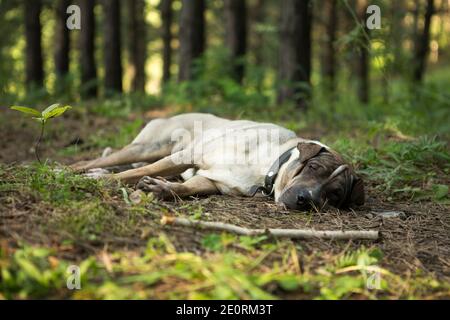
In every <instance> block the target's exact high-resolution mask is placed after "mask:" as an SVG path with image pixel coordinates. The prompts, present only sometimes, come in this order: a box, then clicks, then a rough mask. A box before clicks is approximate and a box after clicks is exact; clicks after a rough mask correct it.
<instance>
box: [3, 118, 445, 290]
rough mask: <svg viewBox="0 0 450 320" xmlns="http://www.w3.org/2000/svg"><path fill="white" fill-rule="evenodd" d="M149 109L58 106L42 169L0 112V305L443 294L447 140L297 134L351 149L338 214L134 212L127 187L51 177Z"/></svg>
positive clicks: (125, 137) (162, 207)
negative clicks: (180, 223)
mask: <svg viewBox="0 0 450 320" xmlns="http://www.w3.org/2000/svg"><path fill="white" fill-rule="evenodd" d="M155 115H159V114H158V113H156V112H153V113H147V114H145V115H142V114H137V113H135V114H130V115H129V116H128V117H127V118H126V119H124V118H121V119H120V118H115V119H112V118H106V117H101V116H92V115H89V116H87V115H86V114H82V113H77V112H73V113H72V114H71V112H69V113H68V115H67V116H64V118H63V119H56V120H55V121H54V123H50V128H49V131H48V132H47V134H46V141H45V143H44V144H43V146H42V150H41V157H42V158H48V159H51V161H49V162H48V163H47V164H45V165H43V166H38V165H37V164H36V163H34V153H33V149H32V148H33V144H34V140H35V137H36V135H37V132H38V128H37V125H35V124H34V123H33V122H32V121H31V120H29V119H22V118H20V117H19V116H18V115H17V114H15V113H13V112H11V111H7V112H5V116H3V117H2V119H0V121H1V126H0V135H1V137H2V139H1V140H0V150H1V152H0V271H2V272H1V273H0V279H1V280H2V281H0V283H1V284H0V298H39V297H45V298H106V299H108V298H150V299H152V298H155V299H159V298H217V299H228V298H241V299H252V298H292V299H298V298H317V299H336V298H338V299H339V298H355V299H368V298H369V299H377V298H387V299H396V298H425V299H439V298H447V299H448V298H450V236H449V234H450V210H449V198H448V185H449V184H450V178H449V168H448V158H445V157H447V156H448V142H444V143H443V144H442V143H441V144H439V143H438V144H437V146H436V148H435V149H427V148H428V146H429V145H430V144H433V143H436V142H435V141H434V140H429V141H425V142H417V141H416V139H409V138H405V137H402V136H398V135H395V134H392V133H389V134H388V135H387V136H382V137H379V136H378V137H376V138H374V139H372V140H371V141H369V142H368V143H367V142H364V144H363V143H360V141H359V140H358V134H357V133H355V134H354V137H345V138H341V137H340V136H338V137H337V136H336V135H335V134H334V133H328V132H326V130H324V129H323V128H311V127H309V128H304V129H301V130H299V132H298V134H299V135H300V136H303V137H308V138H315V139H320V140H325V141H326V142H327V143H328V142H330V141H331V143H332V145H333V146H337V148H338V149H339V148H341V149H342V148H346V146H347V145H348V146H349V150H348V153H349V155H350V156H351V155H352V152H354V151H355V150H356V151H357V154H358V157H357V159H356V160H355V161H354V164H355V165H356V167H357V168H358V167H359V168H361V169H363V170H362V171H363V177H364V178H365V180H366V194H367V201H366V204H365V205H364V206H362V207H360V208H358V209H357V210H351V211H341V210H336V209H330V210H328V211H326V212H298V211H286V210H282V209H280V208H279V207H277V206H276V205H275V204H274V203H273V201H271V200H270V199H264V198H258V197H255V198H242V197H229V196H212V197H207V198H205V197H200V198H190V199H186V200H178V201H176V202H170V201H156V200H154V199H153V198H152V196H151V195H149V196H147V197H145V198H144V199H143V200H142V201H141V202H140V203H137V204H134V203H132V202H130V201H129V197H128V196H129V195H130V193H131V192H132V191H133V190H132V189H131V188H128V187H125V186H123V185H120V184H119V183H118V182H114V183H113V182H105V181H97V180H90V179H87V178H84V177H81V176H79V175H75V174H73V173H71V172H70V171H67V170H63V171H55V170H53V169H54V168H55V167H60V166H61V164H69V163H71V162H74V161H77V160H81V159H88V158H90V157H93V156H98V155H99V154H101V152H102V150H103V149H104V148H105V147H107V146H111V147H113V148H117V147H119V146H121V145H124V144H125V143H127V142H129V141H130V140H131V138H132V137H133V136H134V135H135V134H136V132H137V131H138V130H139V129H140V128H141V126H142V125H143V124H144V123H145V122H146V121H147V119H144V118H145V117H148V118H150V117H153V116H155ZM341 135H346V133H342V134H341ZM339 139H341V140H339ZM349 139H350V140H349ZM380 139H381V140H386V141H388V140H389V141H391V142H392V144H391V145H386V146H385V145H383V144H380ZM349 141H350V142H349ZM420 143H422V144H420ZM360 146H361V147H360ZM399 146H400V147H399ZM359 148H360V149H359ZM383 148H384V149H383ZM395 148H400V149H399V150H397V149H395ZM408 148H409V149H408ZM446 150H447V151H446ZM356 151H355V152H356ZM371 152H372V153H371ZM408 152H409V153H408ZM414 152H417V154H416V153H414ZM420 152H421V153H420ZM427 152H434V153H435V154H436V156H435V157H432V158H429V155H428V154H426V155H425V156H424V153H427ZM405 153H407V154H408V156H405ZM410 153H411V154H412V156H413V157H416V158H420V159H421V160H420V161H421V162H420V163H416V162H414V161H413V160H411V157H409V156H410V155H411V154H410ZM419 153H420V154H419ZM370 154H372V156H370ZM370 157H372V158H370ZM369 158H370V159H369ZM441 158H443V160H442V159H441ZM430 159H431V160H430ZM436 159H437V160H436ZM439 159H440V160H439ZM394 162H395V163H394ZM424 163H425V165H423V164H424ZM424 167H427V168H426V169H424ZM385 175H387V176H388V177H385ZM392 181H394V182H392ZM382 212H395V213H396V214H398V216H396V217H387V216H383V215H380V213H382ZM173 215H175V216H184V217H188V218H191V219H200V220H206V221H221V222H228V223H232V224H235V225H239V226H243V227H249V228H313V229H316V230H325V229H326V230H379V231H381V239H379V240H378V241H375V242H374V241H330V240H319V239H315V240H302V241H300V240H298V241H291V240H276V239H271V238H268V237H266V236H261V237H239V236H235V235H231V234H226V233H222V234H220V233H212V232H210V231H204V230H199V229H189V228H181V227H175V226H170V225H163V224H161V222H160V217H161V216H173ZM72 264H75V265H78V266H80V268H81V272H82V274H81V277H82V278H81V289H80V290H69V289H67V287H66V279H67V277H68V275H69V274H68V273H67V272H66V271H67V270H66V269H67V267H68V266H69V265H72Z"/></svg>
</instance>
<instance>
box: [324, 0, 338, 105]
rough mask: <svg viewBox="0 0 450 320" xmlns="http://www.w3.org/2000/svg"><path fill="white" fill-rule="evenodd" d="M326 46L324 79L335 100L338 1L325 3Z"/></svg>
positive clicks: (327, 0) (329, 0)
mask: <svg viewBox="0 0 450 320" xmlns="http://www.w3.org/2000/svg"><path fill="white" fill-rule="evenodd" d="M325 10H326V12H325V17H326V22H325V24H326V25H325V29H326V35H325V36H326V44H325V50H324V58H323V77H324V81H325V88H326V89H327V91H328V92H327V93H329V95H330V97H331V98H332V100H333V95H334V93H335V91H336V45H335V43H336V33H337V29H338V14H337V0H326V1H325Z"/></svg>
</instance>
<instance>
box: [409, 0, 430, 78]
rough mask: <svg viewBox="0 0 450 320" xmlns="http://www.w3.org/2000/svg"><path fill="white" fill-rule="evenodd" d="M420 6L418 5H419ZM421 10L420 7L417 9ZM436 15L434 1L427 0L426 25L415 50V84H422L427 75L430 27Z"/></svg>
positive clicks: (419, 34)
mask: <svg viewBox="0 0 450 320" xmlns="http://www.w3.org/2000/svg"><path fill="white" fill-rule="evenodd" d="M417 6H418V5H417ZM417 10H419V7H417ZM433 14H434V0H427V6H426V9H425V15H424V23H423V30H422V32H420V33H418V36H417V39H416V43H415V48H414V49H415V50H414V63H413V65H414V67H413V80H414V82H422V80H423V76H424V74H425V68H426V62H427V58H428V53H429V51H430V26H431V19H432V17H433Z"/></svg>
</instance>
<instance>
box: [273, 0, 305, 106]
mask: <svg viewBox="0 0 450 320" xmlns="http://www.w3.org/2000/svg"><path fill="white" fill-rule="evenodd" d="M281 6H282V7H281V26H280V53H279V58H280V66H279V72H280V73H279V80H280V88H279V92H278V102H279V103H282V102H284V101H286V100H293V101H295V103H296V105H297V106H298V107H299V108H302V109H305V108H306V107H307V101H308V100H309V97H310V91H311V90H310V82H309V81H310V74H311V11H312V9H311V1H310V0H304V1H296V0H283V1H282V2H281Z"/></svg>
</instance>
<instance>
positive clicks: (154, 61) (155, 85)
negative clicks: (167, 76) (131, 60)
mask: <svg viewBox="0 0 450 320" xmlns="http://www.w3.org/2000/svg"><path fill="white" fill-rule="evenodd" d="M162 63H163V62H162V58H161V55H160V54H153V55H151V56H150V57H149V58H148V59H147V61H146V63H145V73H146V75H147V82H146V84H145V92H147V93H148V94H158V93H159V92H160V89H161V86H160V83H161V78H162Z"/></svg>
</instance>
